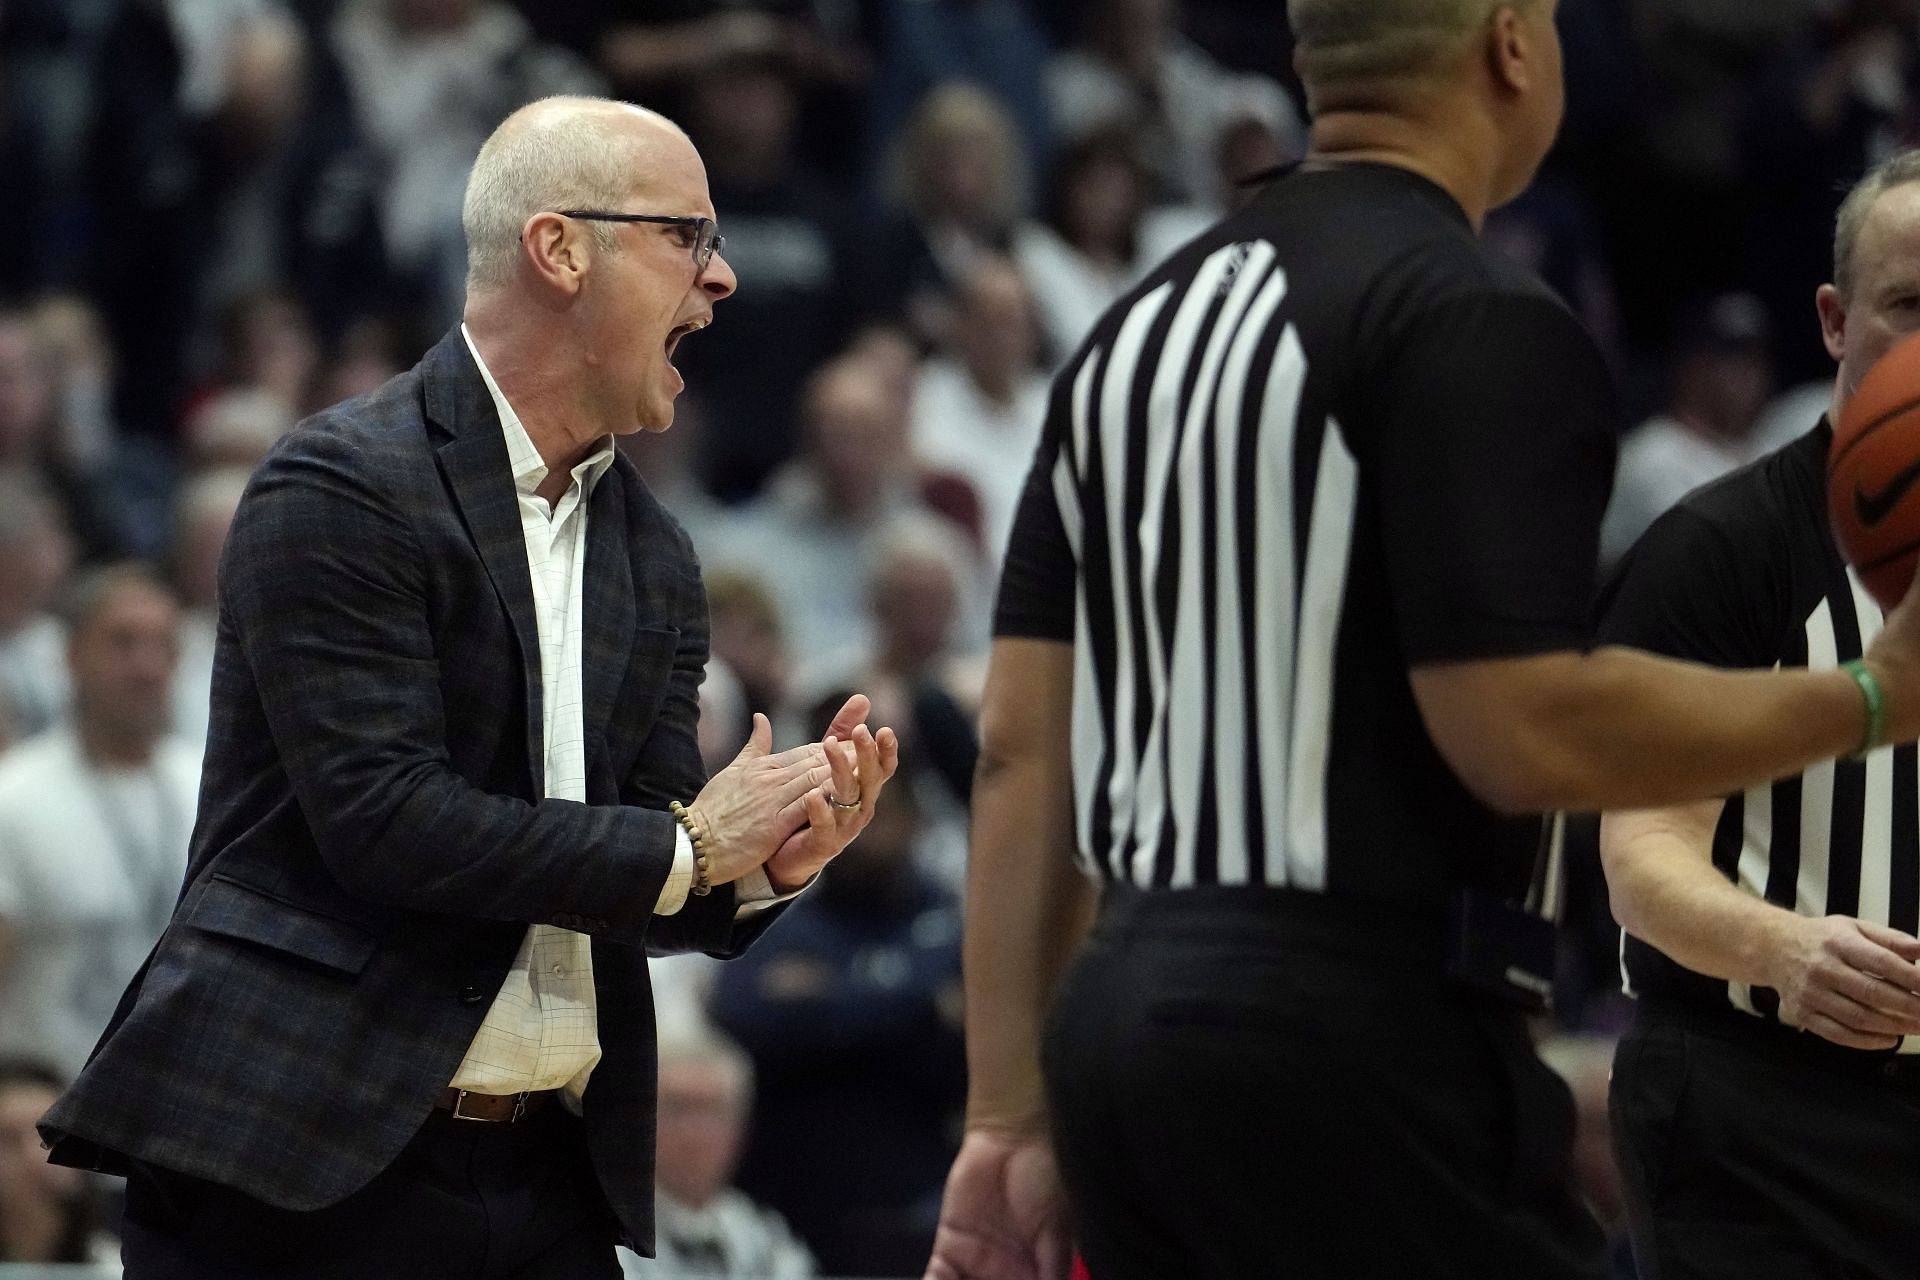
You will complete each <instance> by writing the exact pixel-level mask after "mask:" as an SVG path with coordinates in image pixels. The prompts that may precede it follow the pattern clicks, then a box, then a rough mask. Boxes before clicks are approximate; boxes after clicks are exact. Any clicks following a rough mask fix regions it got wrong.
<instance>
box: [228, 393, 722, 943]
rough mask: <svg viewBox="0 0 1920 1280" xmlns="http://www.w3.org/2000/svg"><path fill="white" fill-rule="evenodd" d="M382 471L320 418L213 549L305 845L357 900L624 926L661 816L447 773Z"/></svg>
mask: <svg viewBox="0 0 1920 1280" xmlns="http://www.w3.org/2000/svg"><path fill="white" fill-rule="evenodd" d="M379 469H380V464H379V462H378V460H376V459H374V458H372V457H370V456H368V454H367V452H366V451H364V450H362V449H361V448H360V447H359V446H357V445H356V444H355V443H354V442H352V441H351V440H349V439H345V438H343V436H342V434H341V433H340V432H338V431H337V430H330V429H329V428H328V427H327V426H326V425H325V424H324V423H320V424H314V425H311V426H309V427H308V428H306V429H304V430H302V431H300V432H298V433H296V435H294V436H292V437H289V438H288V440H287V441H285V442H283V444H282V445H281V447H280V448H279V449H278V450H276V452H275V453H274V454H273V455H272V456H271V457H270V458H269V459H268V460H267V462H266V463H264V464H263V465H262V467H261V469H260V471H259V472H258V473H257V474H256V476H255V478H254V481H253V484H252V486H251V488H250V489H249V491H248V494H247V496H246V499H245V500H244V501H243V502H242V504H241V507H240V510H239V512H238V514H237V515H236V516H235V519H234V523H233V527H232V531H231V532H230V534H229V535H228V541H227V547H226V551H225V553H224V558H223V560H222V564H221V594H222V598H223V607H224V608H225V609H226V610H227V611H228V616H229V620H230V623H231V625H232V628H233V631H234V634H235V635H236V637H237V638H238V641H239V645H240V649H241V652H242V654H243V655H244V657H245V660H246V662H247V664H248V666H249V667H250V668H251V669H252V671H253V673H254V677H255V682H256V684H257V686H258V688H259V690H260V697H261V701H262V704H263V707H264V710H265V713H266V718H267V722H268V726H269V729H270V731H271V733H272V735H273V740H274V745H275V748H276V749H277V752H278V754H279V757H280V759H281V761H282V762H283V763H284V766H285V768H286V771H287V775H288V778H289V781H290V782H291V784H292V787H293V791H294V794H295V796H296V797H297V799H298V801H299V804H300V807H301V810H302V812H303V814H304V815H305V817H306V820H307V823H308V825H309V827H310V828H311V830H312V832H313V835H314V839H315V842H316V844H317V845H318V848H319V852H320V856H321V858H322V859H323V860H324V861H325V862H326V864H327V866H328V868H329V869H330V870H331V871H332V873H333V875H334V877H335V878H336V879H337V880H338V881H339V882H340V884H341V885H342V887H344V888H345V889H347V890H348V891H349V892H351V893H355V894H358V895H360V896H362V897H365V898H367V899H370V900H373V901H378V902H385V903H391V904H395V905H398V906H403V907H407V908H410V909H413V910H419V911H434V912H442V913H446V914H451V915H460V916H467V917H474V918H481V919H496V920H516V921H525V922H529V923H549V922H551V923H561V924H566V925H568V926H569V927H573V928H580V927H582V925H583V923H584V924H585V925H586V926H587V927H588V928H589V929H591V930H592V931H593V932H600V931H602V929H604V930H606V931H609V932H613V933H616V934H618V933H627V932H629V931H631V933H630V936H631V937H632V939H633V940H636V941H637V940H638V939H639V938H640V937H641V936H643V934H644V931H645V929H646V928H647V926H648V925H649V923H650V922H651V919H652V907H653V904H654V902H656V901H657V900H658V898H659V895H660V889H661V886H662V884H664V882H665V880H666V875H667V872H668V870H669V868H670V867H671V866H672V860H673V819H672V817H671V816H670V815H668V814H666V813H661V812H655V811H651V810H648V809H641V808H632V807H628V806H624V805H591V806H590V805H583V804H577V803H575V802H573V801H569V800H554V799H549V800H542V801H540V802H538V803H532V802H529V801H526V800H522V799H519V798H517V797H513V796H505V795H494V794H490V793H487V792H484V791H482V790H480V789H479V788H477V787H475V786H474V785H473V784H472V783H470V782H469V781H467V780H466V779H465V778H464V777H462V776H461V775H460V774H459V773H458V772H456V771H455V769H454V768H453V767H452V762H451V758H450V756H449V753H448V751H447V745H446V741H447V738H446V735H447V722H446V715H445V708H444V706H443V705H442V700H441V691H440V689H441V686H440V679H439V659H438V656H437V654H436V651H435V643H434V636H433V633H432V630H431V627H430V624H429V612H428V607H427V604H428V590H429V587H428V575H427V573H426V563H425V558H424V553H423V551H422V549H421V547H420V545H419V543H418V541H417V539H416V537H415V535H414V533H413V531H412V528H411V526H410V525H409V523H408V522H407V521H406V519H405V518H404V515H403V513H402V512H401V511H400V510H399V509H398V508H397V506H396V504H395V503H394V502H393V501H392V500H390V499H389V498H388V497H387V496H386V495H384V494H383V493H382V492H381V491H380V488H379V486H378V483H377V475H378V473H379ZM698 643H699V646H700V648H701V650H702V652H703V653H704V649H705V643H706V640H705V636H704V633H703V634H702V635H701V636H700V637H699V641H698ZM675 680H676V696H679V695H680V694H681V693H682V692H683V691H682V690H681V689H680V687H679V686H680V677H679V675H677V674H676V677H675ZM689 692H690V691H689Z"/></svg>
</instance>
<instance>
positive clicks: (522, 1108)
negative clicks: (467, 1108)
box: [453, 1089, 527, 1124]
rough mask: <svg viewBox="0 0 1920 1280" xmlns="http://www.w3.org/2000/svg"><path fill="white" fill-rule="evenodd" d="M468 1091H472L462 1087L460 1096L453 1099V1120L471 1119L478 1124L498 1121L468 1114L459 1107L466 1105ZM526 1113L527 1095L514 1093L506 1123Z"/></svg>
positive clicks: (490, 1117) (489, 1117) (496, 1122)
mask: <svg viewBox="0 0 1920 1280" xmlns="http://www.w3.org/2000/svg"><path fill="white" fill-rule="evenodd" d="M470 1092H472V1091H471V1090H468V1089H462V1090H460V1096H459V1097H458V1098H455V1099H454V1100H453V1118H454V1119H455V1120H472V1121H476V1122H478V1123H480V1124H498V1123H500V1122H499V1121H498V1120H496V1119H494V1118H493V1117H492V1116H470V1115H468V1114H466V1112H464V1111H462V1110H461V1109H460V1108H461V1107H463V1106H464V1105H466V1101H467V1095H468V1094H469V1093H470ZM483 1096H492V1095H483ZM526 1113H527V1095H526V1094H524V1093H516V1094H514V1095H513V1114H512V1115H510V1116H508V1117H507V1123H508V1124H512V1123H513V1122H514V1121H515V1120H518V1119H519V1118H520V1117H521V1116H523V1115H525V1114H526Z"/></svg>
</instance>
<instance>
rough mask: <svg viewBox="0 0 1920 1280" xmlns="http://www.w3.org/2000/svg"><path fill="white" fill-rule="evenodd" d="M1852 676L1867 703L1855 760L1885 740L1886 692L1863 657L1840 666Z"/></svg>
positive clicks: (1854, 756) (1854, 754)
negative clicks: (1865, 728)
mask: <svg viewBox="0 0 1920 1280" xmlns="http://www.w3.org/2000/svg"><path fill="white" fill-rule="evenodd" d="M1840 669H1841V670H1842V671H1844V672H1846V673H1847V674H1848V675H1850V676H1852V677H1853V682H1854V683H1855V684H1857V685H1859V686H1860V697H1861V698H1862V699H1863V700H1865V702H1866V704H1867V732H1866V736H1865V737H1863V738H1862V739H1861V740H1860V749H1859V750H1858V751H1855V752H1854V753H1853V756H1852V758H1853V759H1855V760H1858V759H1860V757H1862V756H1864V755H1866V754H1867V753H1868V752H1869V751H1872V750H1873V749H1874V748H1875V747H1878V746H1879V745H1881V744H1882V743H1884V742H1885V741H1886V740H1887V694H1886V690H1884V689H1882V688H1881V687H1880V679H1879V677H1878V676H1876V675H1874V674H1873V671H1872V670H1871V669H1870V668H1869V667H1868V666H1867V664H1866V662H1865V661H1864V660H1863V659H1860V658H1855V659H1854V660H1853V661H1852V662H1849V663H1847V664H1846V665H1844V666H1843V667H1841V668H1840Z"/></svg>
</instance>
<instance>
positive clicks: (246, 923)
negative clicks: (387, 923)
mask: <svg viewBox="0 0 1920 1280" xmlns="http://www.w3.org/2000/svg"><path fill="white" fill-rule="evenodd" d="M185 923H186V924H188V925H191V926H192V927H193V928H195V929H199V930H202V931H203V932H206V933H215V934H219V935H221V936H222V937H227V938H238V939H240V940H241V941H243V942H251V943H255V944H257V945H259V946H263V947H267V948H269V949H271V950H274V951H281V952H285V953H286V954H287V955H290V956H297V957H299V958H300V959H302V960H310V961H312V962H313V963H314V964H317V965H323V966H325V967H326V968H329V969H337V970H338V971H340V972H341V973H344V974H349V975H357V974H359V973H360V971H361V970H363V969H365V968H366V967H367V961H368V960H370V959H372V958H373V953H374V950H375V948H377V947H378V946H379V945H380V938H379V936H378V935H377V934H375V933H373V932H372V931H371V930H369V929H367V928H366V927H365V926H363V925H358V924H355V923H354V922H353V921H351V920H342V919H340V918H339V917H337V916H329V915H323V914H321V913H320V912H318V911H310V910H308V909H307V908H305V907H301V906H296V905H295V904H293V903H290V902H286V901H284V900H282V899H280V898H277V897H274V896H272V895H270V894H267V893H264V892H262V891H261V890H259V889H255V888H254V887H253V886H251V885H246V884H242V883H240V882H239V881H238V880H229V879H227V878H226V877H224V876H219V875H216V876H213V877H211V878H210V879H209V880H208V881H207V887H206V889H205V890H204V891H203V892H202V893H201V894H200V896H199V898H198V899H197V900H196V901H195V902H194V904H193V905H192V906H191V907H190V908H188V910H187V913H186V916H185Z"/></svg>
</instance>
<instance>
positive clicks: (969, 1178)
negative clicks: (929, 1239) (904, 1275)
mask: <svg viewBox="0 0 1920 1280" xmlns="http://www.w3.org/2000/svg"><path fill="white" fill-rule="evenodd" d="M1071 1241H1072V1238H1071V1235H1070V1233H1069V1230H1068V1226H1067V1199H1066V1194H1065V1193H1064V1192H1063V1191H1062V1190H1061V1187H1060V1172H1059V1169H1058V1168H1057V1167H1056V1166H1055V1164H1054V1161H1053V1148H1052V1147H1051V1146H1049V1145H1048V1143H1047V1140H1046V1139H1045V1138H1044V1137H1020V1136H1017V1135H1014V1134H1008V1133H998V1132H993V1131H991V1130H984V1129H975V1130H971V1131H970V1132H968V1134H967V1136H966V1137H965V1138H964V1139H963V1140H962V1141H961V1143H960V1154H959V1156H958V1157H957V1158H956V1159H955V1160H954V1162H953V1171H952V1172H951V1173H949V1174H948V1175H947V1193H946V1195H945V1197H944V1198H943V1199H942V1200H941V1202H940V1225H939V1226H938V1227H937V1228H936V1229H935V1231H934V1236H933V1257H932V1258H931V1259H929V1260H928V1262H927V1273H926V1276H925V1280H1065V1277H1066V1274H1067V1265H1068V1263H1069V1261H1070V1260H1071V1253H1072V1243H1071Z"/></svg>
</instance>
